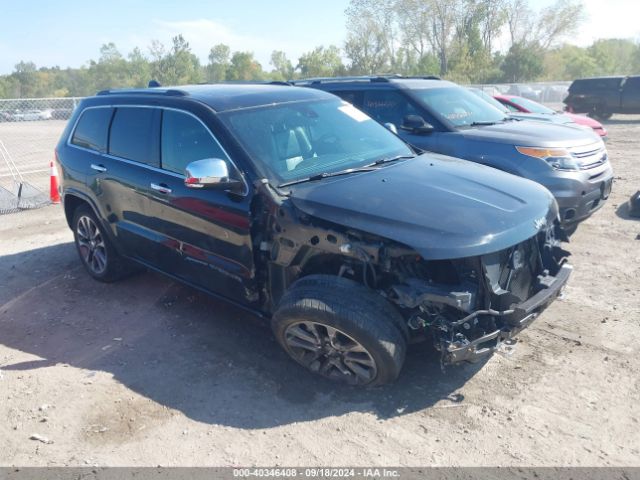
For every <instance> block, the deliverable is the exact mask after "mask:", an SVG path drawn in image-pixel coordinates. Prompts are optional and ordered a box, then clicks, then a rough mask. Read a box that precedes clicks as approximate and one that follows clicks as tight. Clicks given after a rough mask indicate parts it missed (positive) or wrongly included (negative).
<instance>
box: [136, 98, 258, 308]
mask: <svg viewBox="0 0 640 480" xmlns="http://www.w3.org/2000/svg"><path fill="white" fill-rule="evenodd" d="M160 130H161V140H160V154H161V166H160V169H158V170H157V171H155V172H154V173H153V174H152V175H151V176H150V177H149V179H148V182H149V184H148V189H149V190H148V194H149V199H150V216H151V217H152V218H153V227H152V228H153V230H154V231H155V232H156V233H157V234H158V237H159V240H160V241H159V243H158V249H157V252H156V255H157V257H156V259H155V262H156V263H157V264H158V265H159V268H161V269H162V270H165V271H167V272H169V273H172V274H174V275H176V276H179V277H181V278H182V279H184V280H185V281H187V282H189V283H191V284H194V285H196V286H199V287H201V288H204V289H206V290H208V291H210V292H212V293H216V294H219V295H222V296H225V297H228V298H230V299H232V300H235V301H238V302H241V303H253V302H255V301H257V295H256V291H255V288H254V268H253V250H252V246H251V237H250V229H249V227H250V221H249V216H250V208H249V197H248V196H245V195H243V194H242V193H237V192H236V193H231V192H226V191H223V190H217V189H207V188H201V189H197V188H196V189H194V188H189V187H187V186H185V183H184V180H185V175H184V173H185V168H186V166H187V165H188V164H189V163H190V162H192V161H195V160H202V159H206V158H219V159H223V160H225V161H227V162H228V163H229V171H230V172H233V173H232V174H234V175H238V176H239V173H238V170H237V169H236V168H235V167H234V165H233V163H232V161H231V159H230V158H229V156H228V155H227V154H226V152H225V151H224V149H223V148H222V147H221V145H220V143H219V142H218V141H217V140H216V139H215V137H214V136H213V135H212V134H211V132H210V131H209V129H208V128H207V127H206V126H205V125H204V124H203V123H202V122H201V121H200V120H199V119H198V118H197V117H196V116H194V115H192V114H191V113H187V112H184V111H178V110H170V109H164V110H162V126H161V129H160Z"/></svg>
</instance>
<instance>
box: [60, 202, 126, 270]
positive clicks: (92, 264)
mask: <svg viewBox="0 0 640 480" xmlns="http://www.w3.org/2000/svg"><path fill="white" fill-rule="evenodd" d="M71 225H72V228H73V237H74V240H75V244H76V249H77V251H78V255H79V256H80V260H81V261H82V265H84V268H85V270H86V271H87V273H88V274H89V275H91V276H92V277H93V278H94V279H96V280H98V281H100V282H115V281H116V280H120V279H121V278H124V277H126V276H128V275H130V274H131V273H133V272H134V271H135V270H136V269H135V268H134V267H133V266H132V265H130V264H129V263H128V262H127V261H126V260H125V259H124V258H122V257H121V256H120V254H119V253H118V252H117V251H116V249H115V248H114V246H113V244H112V243H111V241H110V240H109V237H108V236H107V235H106V234H105V232H104V227H103V226H102V223H101V222H100V221H98V218H97V217H96V215H95V213H93V210H92V209H91V208H90V207H89V206H88V205H80V206H79V207H78V208H76V210H75V211H74V212H73V221H72V223H71Z"/></svg>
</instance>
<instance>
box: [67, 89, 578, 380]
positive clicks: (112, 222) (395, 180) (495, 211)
mask: <svg viewBox="0 0 640 480" xmlns="http://www.w3.org/2000/svg"><path fill="white" fill-rule="evenodd" d="M56 163H57V164H58V167H59V169H60V179H61V181H62V184H61V193H62V199H63V206H64V212H65V215H66V218H67V221H68V223H69V226H70V228H71V229H72V231H73V233H74V237H75V244H76V248H77V251H78V254H79V256H80V260H81V261H82V263H83V265H84V267H85V269H86V270H87V272H88V273H89V275H91V276H92V277H93V278H95V279H97V280H100V281H114V280H116V279H118V278H121V277H122V276H123V275H124V274H126V273H127V272H129V271H130V270H131V264H132V263H137V264H141V265H144V266H148V267H150V268H153V269H154V270H159V271H161V272H163V273H165V274H167V275H170V276H172V277H174V278H177V279H179V280H181V281H183V282H185V283H188V284H190V285H192V286H194V287H196V288H199V289H202V290H204V291H206V292H209V293H211V294H213V295H216V296H219V297H223V298H225V299H227V300H229V301H231V302H233V303H235V304H236V305H238V306H241V307H242V308H244V309H248V310H250V311H252V312H255V313H257V314H258V315H259V316H261V317H263V318H270V319H271V325H272V329H273V332H274V335H275V337H276V339H277V340H278V342H279V343H280V344H281V345H282V347H283V348H284V350H285V351H286V352H287V353H288V354H289V355H290V356H291V357H292V358H293V359H294V360H295V361H297V362H298V363H300V364H301V365H303V366H304V367H306V368H308V369H309V370H311V371H312V372H314V373H317V374H320V375H323V376H325V377H327V378H329V379H331V380H337V381H343V382H346V383H349V384H353V385H379V384H383V383H388V382H391V381H393V380H394V379H395V378H396V377H397V375H398V374H399V372H400V369H401V367H402V364H403V361H404V358H405V351H406V348H407V343H408V342H409V341H410V340H418V339H420V338H423V339H426V338H429V339H433V341H434V345H435V347H436V348H437V349H438V350H439V351H440V352H441V354H442V361H443V362H444V363H458V362H462V361H473V360H478V359H480V358H482V357H485V356H487V355H489V354H491V352H492V351H493V350H494V349H495V348H496V346H497V345H498V342H499V341H501V340H505V339H509V338H512V337H513V336H514V335H515V334H516V333H517V332H518V331H520V330H521V329H522V328H525V327H526V326H528V325H529V324H530V323H531V322H532V321H533V320H534V319H535V318H536V317H537V316H538V314H539V313H540V312H541V311H542V310H544V309H545V308H546V306H547V305H549V304H550V303H551V302H552V301H553V300H554V299H555V298H556V297H557V296H558V295H559V294H560V292H561V290H562V288H563V287H564V285H565V284H566V282H567V280H568V278H569V275H570V273H571V266H570V265H568V264H567V263H566V257H567V255H568V254H567V252H565V251H564V250H563V249H562V247H561V245H560V242H559V238H560V237H561V236H562V230H561V229H560V228H559V226H558V220H557V219H558V208H557V204H556V202H555V201H554V199H553V196H552V195H551V194H550V193H549V191H548V190H546V189H545V188H543V187H542V186H540V185H538V184H537V183H535V182H531V181H529V180H526V179H523V178H518V177H515V176H513V175H509V174H507V173H504V172H499V171H496V170H494V169H492V168H488V167H485V166H482V165H477V164H474V163H471V162H466V161H464V160H460V159H455V158H449V157H444V156H441V155H436V154H422V155H416V154H415V153H414V152H413V151H412V150H411V149H410V148H409V147H408V146H407V145H406V144H405V143H404V142H402V141H401V140H400V139H399V138H398V137H397V136H395V135H393V134H392V133H390V132H389V131H388V130H386V129H385V128H383V127H382V126H381V125H379V124H378V123H376V122H375V121H373V120H372V119H371V118H369V117H368V116H367V115H366V114H364V113H362V112H361V111H359V110H357V109H356V108H354V107H353V106H352V105H350V104H348V103H346V102H343V101H342V100H340V99H339V98H337V97H335V96H333V95H330V94H328V93H326V92H321V91H318V90H312V89H306V88H295V87H291V86H284V85H281V86H275V85H250V84H244V85H237V84H236V85H197V86H184V87H175V88H169V89H165V88H150V89H140V90H128V91H106V92H102V93H101V94H99V95H98V96H95V97H91V98H87V99H85V100H83V101H82V102H81V104H80V106H79V107H78V109H77V112H76V113H75V114H74V116H73V117H72V118H71V120H70V122H69V124H68V126H67V128H66V130H65V132H64V133H63V135H62V138H61V140H60V142H59V144H58V146H57V148H56Z"/></svg>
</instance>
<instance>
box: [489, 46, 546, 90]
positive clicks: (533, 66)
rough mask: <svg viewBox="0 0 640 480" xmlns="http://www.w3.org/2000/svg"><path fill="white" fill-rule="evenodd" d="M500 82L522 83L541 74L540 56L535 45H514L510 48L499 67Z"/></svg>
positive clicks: (538, 48)
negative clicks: (500, 71) (500, 72)
mask: <svg viewBox="0 0 640 480" xmlns="http://www.w3.org/2000/svg"><path fill="white" fill-rule="evenodd" d="M500 68H501V70H502V74H503V75H502V80H504V81H505V82H524V81H532V80H535V79H537V78H538V77H539V76H540V75H541V74H542V73H543V69H544V67H543V64H542V55H541V52H540V46H539V45H537V44H531V43H530V44H527V43H516V44H514V45H512V46H511V48H510V49H509V52H508V53H507V55H506V56H505V58H504V61H503V62H502V65H501V67H500Z"/></svg>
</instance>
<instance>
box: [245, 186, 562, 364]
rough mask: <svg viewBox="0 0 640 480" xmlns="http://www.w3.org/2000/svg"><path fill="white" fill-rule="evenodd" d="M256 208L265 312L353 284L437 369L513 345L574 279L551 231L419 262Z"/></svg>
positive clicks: (558, 233)
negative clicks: (436, 355)
mask: <svg viewBox="0 0 640 480" xmlns="http://www.w3.org/2000/svg"><path fill="white" fill-rule="evenodd" d="M263 188H265V189H268V188H269V187H268V186H266V185H264V186H263ZM271 198H272V199H273V198H274V197H272V196H271ZM259 208H261V209H262V210H263V211H262V215H260V216H258V218H262V219H263V220H264V221H265V222H266V223H267V225H260V226H257V227H256V228H255V232H256V237H255V238H256V243H257V245H256V246H257V247H258V248H257V249H256V251H259V256H260V258H259V260H258V262H257V263H258V264H266V267H267V268H265V269H259V270H262V271H264V272H268V273H267V274H266V275H267V276H266V278H262V279H258V280H259V283H260V284H261V285H262V294H261V299H262V301H263V304H264V306H263V309H264V310H268V311H270V310H272V309H273V307H274V306H275V305H277V302H278V299H279V298H280V297H281V295H282V293H283V292H284V291H285V290H286V289H287V288H288V286H289V285H291V284H292V283H293V282H294V281H295V280H296V279H297V278H299V277H302V276H305V275H308V274H312V273H324V274H331V275H338V276H341V277H346V278H350V279H353V280H355V281H358V282H360V283H362V284H364V285H366V286H367V287H369V288H371V289H373V290H375V291H377V292H378V293H379V294H380V295H382V296H384V297H385V298H386V299H387V300H388V301H390V302H391V303H393V304H395V305H396V307H397V308H398V309H399V310H400V312H401V313H402V315H403V317H404V319H405V321H406V332H407V333H408V335H409V338H410V340H412V341H419V340H430V341H432V342H433V344H434V346H435V348H436V349H438V350H439V351H440V352H441V353H442V361H443V363H444V364H451V363H458V362H461V361H474V360H477V359H479V358H481V357H482V356H485V355H487V354H489V353H491V352H492V351H493V350H494V349H495V347H496V346H497V345H498V343H499V342H500V341H503V340H506V339H510V338H512V337H513V336H514V335H515V334H516V333H518V332H519V331H520V330H522V329H523V328H525V327H526V326H528V325H529V324H530V323H531V321H533V320H534V319H535V317H536V316H537V315H538V314H539V313H540V312H541V311H542V310H543V309H544V308H545V307H546V306H547V305H548V304H549V303H551V302H552V301H553V300H554V299H555V298H556V297H557V296H558V295H560V293H561V291H562V288H563V286H564V284H565V283H566V281H567V279H568V277H569V275H570V273H571V270H572V267H571V266H570V265H568V264H567V263H566V261H567V257H568V256H569V253H568V252H566V251H565V250H563V249H562V248H561V239H563V240H566V237H565V236H564V232H563V231H562V230H561V228H560V227H559V225H558V224H557V223H552V224H548V223H546V224H543V225H542V226H541V228H540V229H539V231H538V233H537V234H535V235H534V236H532V237H531V238H529V239H527V240H525V241H523V242H520V243H518V244H516V245H513V246H511V247H509V248H506V249H502V250H499V251H496V252H492V253H488V254H484V255H479V256H472V257H464V258H454V259H446V260H425V259H424V258H423V257H422V256H421V255H420V254H418V253H417V252H416V251H415V250H414V249H412V248H410V247H409V246H406V245H402V244H399V243H397V242H394V241H391V240H388V239H385V238H381V237H380V236H377V235H372V234H368V233H365V232H361V231H357V230H352V229H349V228H344V227H342V226H339V225H335V224H333V223H331V222H326V221H323V220H321V219H318V218H315V217H312V216H309V215H307V214H305V213H304V212H301V211H299V210H298V209H296V208H295V207H293V206H292V205H290V204H287V203H281V202H274V203H271V202H270V201H267V202H264V203H263V204H262V205H261V206H260V207H259ZM265 227H266V228H265ZM262 232H268V236H265V235H264V234H261V233H262Z"/></svg>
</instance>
